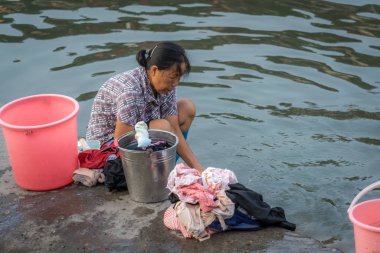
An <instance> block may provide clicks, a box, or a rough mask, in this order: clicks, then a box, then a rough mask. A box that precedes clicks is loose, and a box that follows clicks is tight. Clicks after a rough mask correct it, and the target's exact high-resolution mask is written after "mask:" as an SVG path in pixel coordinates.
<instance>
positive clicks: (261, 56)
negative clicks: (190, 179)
mask: <svg viewBox="0 0 380 253" xmlns="http://www.w3.org/2000/svg"><path fill="white" fill-rule="evenodd" d="M379 13H380V3H379V1H377V0H376V1H375V0H372V1H371V0H363V1H353V0H351V1H349V0H347V1H343V0H339V1H337V0H334V1H314V0H305V1H290V0H284V1H269V0H266V1H265V0H262V1H240V0H226V1H223V0H214V1H212V0H210V1H201V0H200V1H186V0H178V1H149V0H144V1H143V0H141V1H109V0H107V1H106V0H99V1H98V0H84V1H51V0H49V1H48V0H35V1H29V0H24V1H1V2H0V52H1V57H0V66H1V67H0V75H1V80H2V81H1V84H0V105H3V104H5V103H7V102H9V101H12V100H14V99H16V98H20V97H23V96H27V95H33V94H39V93H59V94H64V95H68V96H71V97H74V98H76V99H77V100H78V101H79V103H80V114H79V116H78V131H79V135H84V134H85V128H86V125H87V122H88V118H89V113H90V108H91V104H92V100H93V98H94V96H95V93H96V91H97V90H98V88H99V87H100V85H101V84H102V83H103V82H104V81H105V80H106V79H108V78H109V77H111V76H112V75H114V74H116V73H119V72H122V71H124V70H126V69H130V68H134V67H135V66H136V65H137V63H136V61H135V53H136V52H137V51H138V50H139V49H141V48H145V49H149V48H151V47H153V46H154V45H155V44H156V43H157V42H158V41H163V40H171V41H175V42H177V43H179V44H181V45H182V46H183V47H185V48H186V50H187V52H188V55H189V57H190V60H191V63H192V66H193V71H192V73H191V74H190V75H189V76H188V77H186V78H185V79H184V80H183V82H182V83H181V84H180V86H179V88H178V96H179V97H188V98H190V99H192V100H193V101H194V102H195V103H196V105H197V109H198V110H197V117H196V119H195V122H194V125H193V127H192V129H191V131H190V134H189V143H190V145H191V147H192V148H193V150H194V152H195V153H196V154H197V156H198V157H199V159H200V160H201V162H202V163H203V164H204V166H206V167H207V166H212V167H219V168H228V169H231V170H233V171H235V173H236V175H237V177H238V179H239V181H240V182H241V183H242V184H244V185H246V186H247V187H249V188H251V189H253V190H255V191H258V192H260V193H262V194H263V196H264V200H265V201H266V202H267V203H269V204H270V205H272V206H281V207H283V208H284V209H285V211H286V215H287V218H288V220H289V221H291V222H294V223H296V224H297V232H298V233H300V234H303V235H306V236H311V237H314V238H316V239H318V240H320V241H321V242H322V243H323V244H325V245H327V246H331V247H337V248H339V249H341V250H343V251H344V252H353V250H352V249H353V247H354V234H353V230H352V224H351V222H350V221H349V219H348V218H347V208H348V206H349V204H350V203H351V201H352V199H353V198H354V197H355V195H356V194H357V193H358V192H359V191H360V190H361V189H363V188H364V187H365V186H367V185H369V184H371V183H373V182H375V181H378V180H380V179H379V178H380V89H379V87H380V74H379V73H380V58H379V56H380V39H379V35H380V14H379ZM378 196H379V191H373V192H371V193H370V194H367V195H366V197H364V200H365V199H370V198H375V197H378Z"/></svg>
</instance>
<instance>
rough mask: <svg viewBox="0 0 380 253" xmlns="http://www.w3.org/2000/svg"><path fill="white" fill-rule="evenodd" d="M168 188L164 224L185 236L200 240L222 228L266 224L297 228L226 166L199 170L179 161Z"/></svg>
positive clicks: (247, 227) (290, 228) (263, 226)
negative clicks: (168, 204)
mask: <svg viewBox="0 0 380 253" xmlns="http://www.w3.org/2000/svg"><path fill="white" fill-rule="evenodd" d="M167 188H168V189H169V190H170V195H169V200H170V202H171V205H170V206H169V207H168V208H167V209H166V211H165V213H164V224H165V226H166V227H167V228H169V229H171V230H177V231H180V232H181V233H182V235H183V236H184V237H185V238H195V239H198V240H199V241H203V240H206V239H209V238H210V236H211V235H212V234H214V233H218V232H222V231H227V230H245V231H247V230H248V231H256V230H260V229H263V228H265V227H268V226H278V227H283V228H286V229H289V230H292V231H294V230H295V229H296V225H295V224H293V223H290V222H288V221H287V220H286V217H285V211H284V210H283V209H282V208H281V207H274V208H271V207H270V205H268V204H267V203H266V202H264V201H263V197H262V195H261V194H259V193H256V192H254V191H253V190H251V189H248V188H246V187H245V186H244V185H242V184H240V183H238V180H237V178H236V176H235V174H234V173H233V172H232V171H231V170H228V169H219V168H214V167H208V168H207V169H206V170H204V171H203V172H202V173H199V172H198V171H197V170H195V169H192V168H190V167H187V166H186V165H184V164H182V163H180V164H177V165H176V166H175V168H174V169H173V170H172V171H171V173H170V174H169V177H168V183H167Z"/></svg>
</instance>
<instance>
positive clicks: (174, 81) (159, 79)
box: [148, 62, 186, 94]
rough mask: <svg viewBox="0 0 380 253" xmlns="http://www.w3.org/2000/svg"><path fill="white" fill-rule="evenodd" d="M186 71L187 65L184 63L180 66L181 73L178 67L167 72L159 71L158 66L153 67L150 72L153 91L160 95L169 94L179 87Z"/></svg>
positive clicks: (173, 67) (172, 67) (166, 70)
mask: <svg viewBox="0 0 380 253" xmlns="http://www.w3.org/2000/svg"><path fill="white" fill-rule="evenodd" d="M185 70H186V64H185V63H184V62H183V63H181V65H180V71H178V69H177V66H176V65H173V66H171V67H170V68H169V69H165V70H159V69H158V68H157V66H156V65H153V66H152V67H151V68H150V69H149V71H148V73H149V76H150V82H151V84H152V87H153V89H154V90H155V91H156V92H157V93H160V94H167V93H169V92H170V91H172V90H173V89H174V88H175V87H176V86H178V84H179V80H180V79H181V77H182V75H183V73H184V72H185Z"/></svg>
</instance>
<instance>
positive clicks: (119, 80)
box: [86, 67, 177, 143]
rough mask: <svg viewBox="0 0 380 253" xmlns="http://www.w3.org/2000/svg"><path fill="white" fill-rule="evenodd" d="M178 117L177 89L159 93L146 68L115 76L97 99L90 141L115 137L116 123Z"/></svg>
mask: <svg viewBox="0 0 380 253" xmlns="http://www.w3.org/2000/svg"><path fill="white" fill-rule="evenodd" d="M176 114H177V98H176V92H175V89H174V90H172V91H170V92H169V93H167V94H164V95H163V94H155V93H154V91H153V89H152V87H151V84H150V82H149V79H148V76H147V74H146V71H145V69H144V68H143V67H137V68H135V69H132V70H129V71H126V72H124V73H121V74H118V75H116V76H114V77H111V78H110V79H109V80H108V81H106V82H105V83H104V84H103V85H102V86H101V87H100V89H99V91H98V93H97V94H96V97H95V99H94V102H93V105H92V110H91V115H90V121H89V124H88V128H87V133H86V139H87V140H99V141H100V143H104V142H106V141H107V140H109V139H111V138H112V137H113V134H114V131H115V125H116V120H117V119H119V120H120V121H122V122H123V123H125V124H127V125H129V126H134V125H135V124H136V123H137V122H139V121H144V122H146V123H148V122H150V121H151V120H153V119H161V118H165V117H167V116H170V115H176Z"/></svg>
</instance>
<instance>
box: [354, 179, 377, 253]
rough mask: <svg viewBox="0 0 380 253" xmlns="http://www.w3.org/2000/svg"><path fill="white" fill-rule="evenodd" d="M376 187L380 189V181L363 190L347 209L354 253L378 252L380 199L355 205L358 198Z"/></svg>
mask: <svg viewBox="0 0 380 253" xmlns="http://www.w3.org/2000/svg"><path fill="white" fill-rule="evenodd" d="M378 187H380V181H379V182H376V183H374V184H372V185H370V186H368V187H366V188H365V189H363V191H362V192H361V193H359V194H358V196H357V197H356V198H355V199H354V201H353V203H352V204H351V206H350V208H349V209H348V213H349V218H350V220H351V222H352V223H353V225H354V236H355V252H356V253H361V252H380V199H373V200H368V201H364V202H362V203H359V204H357V205H355V202H356V201H357V200H358V199H359V197H361V196H363V195H364V194H365V193H367V192H368V191H370V190H372V189H375V188H378ZM363 192H365V193H363Z"/></svg>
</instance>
